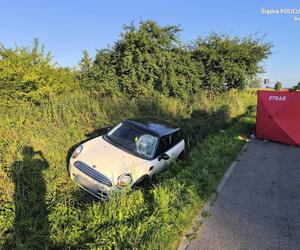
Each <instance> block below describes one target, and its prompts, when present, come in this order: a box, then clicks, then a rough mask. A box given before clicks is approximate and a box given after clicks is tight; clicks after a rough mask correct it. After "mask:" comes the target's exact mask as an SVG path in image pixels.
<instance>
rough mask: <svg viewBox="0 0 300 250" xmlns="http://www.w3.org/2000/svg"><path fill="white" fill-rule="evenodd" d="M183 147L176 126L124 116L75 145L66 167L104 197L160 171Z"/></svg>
mask: <svg viewBox="0 0 300 250" xmlns="http://www.w3.org/2000/svg"><path fill="white" fill-rule="evenodd" d="M184 148H185V142H184V140H183V139H182V137H181V136H180V129H179V128H178V127H174V126H173V125H170V124H167V123H154V122H148V123H144V124H142V123H139V122H135V121H131V120H125V121H124V122H122V123H120V124H119V125H117V126H115V127H114V128H113V129H111V130H110V131H109V132H108V133H107V134H105V135H103V136H99V137H96V138H94V139H92V140H90V141H87V142H85V143H83V144H81V145H80V146H78V147H77V148H76V149H75V151H74V152H73V154H72V156H71V158H70V162H69V165H68V170H69V174H70V177H71V179H72V180H73V181H74V182H75V183H77V184H78V185H79V186H80V187H82V188H83V189H85V190H86V191H87V192H89V193H91V194H92V195H94V196H95V197H97V198H99V199H101V200H107V199H108V197H109V193H110V191H113V190H115V189H122V188H124V187H130V188H131V187H133V186H134V185H135V184H137V183H140V182H141V181H142V180H144V179H145V178H151V177H152V176H153V175H154V174H157V173H159V172H161V171H162V170H163V169H164V168H165V167H166V166H167V165H169V164H170V162H171V161H173V160H176V159H177V158H178V157H180V156H182V155H183V153H184Z"/></svg>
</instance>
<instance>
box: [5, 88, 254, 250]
mask: <svg viewBox="0 0 300 250" xmlns="http://www.w3.org/2000/svg"><path fill="white" fill-rule="evenodd" d="M255 103H256V96H255V94H254V92H251V91H246V92H242V93H239V92H235V91H233V92H230V93H229V94H226V95H225V94H224V95H220V96H218V97H215V98H214V99H211V100H209V99H208V98H207V97H206V95H204V94H203V95H199V96H197V97H194V98H193V99H192V100H190V102H188V103H184V102H183V101H180V100H178V99H172V98H166V97H164V96H161V95H153V96H151V97H144V98H140V99H135V100H129V99H126V98H114V99H107V98H106V99H101V100H95V99H93V98H90V96H88V95H87V94H86V93H81V92H76V93H73V94H71V95H70V96H68V97H66V96H62V97H57V98H56V99H54V100H52V101H51V102H47V103H44V104H42V105H41V106H38V107H36V106H31V105H25V104H24V105H21V104H19V105H14V104H7V103H6V104H4V103H3V104H1V105H0V117H1V120H0V202H1V206H0V248H4V249H14V248H15V249H47V248H49V249H51V248H58V249H61V248H63V249H78V248H80V249H174V248H175V247H176V246H177V244H178V242H179V240H180V237H181V235H182V233H183V232H184V231H185V230H186V229H187V228H188V227H189V225H190V223H191V221H192V220H193V218H194V216H195V215H196V214H197V212H198V211H199V209H200V208H201V205H202V204H203V203H204V202H205V201H206V200H207V198H208V197H209V195H210V194H211V193H212V192H214V190H215V188H216V186H217V184H218V182H219V180H220V179H221V178H222V176H223V174H224V172H225V171H226V169H227V168H228V167H229V165H230V163H231V162H232V161H233V160H234V159H235V158H236V157H237V155H238V153H239V152H240V149H241V148H242V146H243V143H244V142H243V141H241V140H238V136H239V135H240V134H245V133H246V134H247V133H248V134H249V133H251V131H252V130H253V127H254V122H255V118H254V107H253V106H254V105H255ZM149 115H151V116H152V117H159V118H161V119H165V120H169V121H172V122H175V123H177V124H179V125H180V126H181V127H182V129H183V132H184V136H185V139H186V142H187V157H186V159H185V160H184V161H180V162H177V163H175V164H172V165H171V166H170V167H169V168H168V170H167V171H165V172H163V173H162V174H161V175H159V176H157V177H155V178H154V180H153V182H152V183H151V184H149V185H148V186H143V187H141V188H140V189H137V190H134V191H132V192H130V193H129V194H122V193H120V194H116V195H115V196H114V197H113V198H112V199H111V200H110V201H109V202H106V203H102V202H99V201H97V200H95V199H94V198H92V197H91V196H90V195H89V194H87V193H86V192H84V191H82V190H81V189H80V188H79V187H77V186H76V185H75V184H74V183H72V182H71V180H70V179H69V178H68V175H67V172H66V162H67V159H68V151H70V149H72V147H73V146H74V145H76V144H77V143H79V142H80V141H83V140H86V139H89V138H92V137H94V136H97V135H99V133H100V128H103V127H105V126H107V125H109V124H116V123H118V122H119V121H121V120H123V119H124V118H138V119H145V117H147V116H149ZM220 130H224V132H220ZM1 246H2V247H1Z"/></svg>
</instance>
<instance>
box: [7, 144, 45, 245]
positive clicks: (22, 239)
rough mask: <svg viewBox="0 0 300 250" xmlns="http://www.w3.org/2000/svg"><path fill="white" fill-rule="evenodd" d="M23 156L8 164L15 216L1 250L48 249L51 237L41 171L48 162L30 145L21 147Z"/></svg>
mask: <svg viewBox="0 0 300 250" xmlns="http://www.w3.org/2000/svg"><path fill="white" fill-rule="evenodd" d="M22 155H23V159H22V160H21V161H16V162H14V163H13V164H12V165H11V178H12V180H13V182H14V184H15V191H14V195H13V202H14V207H15V219H14V223H13V228H11V229H10V230H9V231H10V232H8V233H10V237H9V238H8V239H7V240H6V242H5V243H4V246H3V249H47V248H49V245H50V238H49V237H50V236H49V221H48V210H47V205H46V201H45V193H46V184H45V181H44V178H43V174H42V172H43V171H44V170H45V169H47V168H48V167H49V164H48V162H47V160H46V159H45V158H44V156H43V153H42V152H41V151H34V149H33V148H32V147H29V146H26V147H24V148H23V150H22ZM37 157H38V158H39V159H37Z"/></svg>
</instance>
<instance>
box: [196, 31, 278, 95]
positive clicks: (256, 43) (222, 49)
mask: <svg viewBox="0 0 300 250" xmlns="http://www.w3.org/2000/svg"><path fill="white" fill-rule="evenodd" d="M271 48H272V45H271V44H270V43H264V42H263V41H262V40H260V39H252V38H251V37H249V38H244V39H241V38H239V37H234V38H230V37H229V36H227V35H219V34H215V33H213V34H211V35H209V36H208V37H206V38H199V39H198V40H197V41H196V43H195V46H194V50H193V55H194V58H195V59H196V60H198V61H201V62H202V63H203V65H204V71H205V74H204V79H203V80H202V81H203V86H204V87H205V88H206V89H209V90H211V91H225V90H229V89H232V88H237V89H243V88H245V87H246V85H247V82H248V81H249V80H251V79H253V78H254V77H255V76H256V75H257V74H258V73H262V72H263V68H262V67H261V66H260V63H261V61H263V60H264V59H266V58H267V57H268V56H269V55H270V54H271Z"/></svg>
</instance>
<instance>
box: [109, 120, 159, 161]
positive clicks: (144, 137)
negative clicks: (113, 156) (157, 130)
mask: <svg viewBox="0 0 300 250" xmlns="http://www.w3.org/2000/svg"><path fill="white" fill-rule="evenodd" d="M106 137H108V138H109V139H110V140H111V141H112V142H114V143H116V144H118V145H120V146H122V147H123V148H125V149H127V150H129V151H131V152H133V153H134V154H137V155H139V156H141V157H145V158H153V156H154V153H155V149H156V145H157V142H158V138H157V137H156V136H153V135H150V134H148V133H146V132H144V131H142V130H140V129H137V128H134V127H131V126H128V125H127V124H125V123H120V124H119V125H117V126H116V127H114V128H113V129H112V130H111V131H109V132H108V134H107V135H106Z"/></svg>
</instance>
